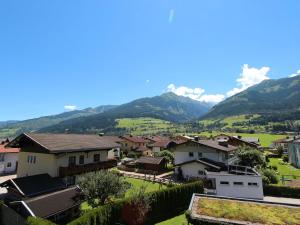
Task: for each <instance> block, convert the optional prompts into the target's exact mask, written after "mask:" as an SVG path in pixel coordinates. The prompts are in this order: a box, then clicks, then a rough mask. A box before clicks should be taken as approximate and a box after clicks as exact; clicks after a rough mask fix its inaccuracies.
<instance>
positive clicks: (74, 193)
mask: <svg viewBox="0 0 300 225" xmlns="http://www.w3.org/2000/svg"><path fill="white" fill-rule="evenodd" d="M0 187H4V188H6V189H7V191H8V192H7V194H6V196H5V198H4V202H5V204H6V205H7V206H8V207H9V208H12V209H13V210H14V211H16V212H17V213H18V214H20V215H21V216H22V217H24V218H27V217H28V216H33V217H41V218H44V219H49V220H52V221H54V222H59V223H62V222H64V221H68V220H69V219H70V218H74V216H78V215H79V212H80V211H79V206H80V203H81V198H80V195H81V190H80V189H79V188H78V187H76V186H75V187H69V188H68V187H67V185H66V184H65V182H64V181H63V179H62V178H59V177H55V178H53V177H51V176H50V175H49V174H39V175H33V176H26V177H20V178H14V179H10V180H7V181H5V182H3V183H1V184H0Z"/></svg>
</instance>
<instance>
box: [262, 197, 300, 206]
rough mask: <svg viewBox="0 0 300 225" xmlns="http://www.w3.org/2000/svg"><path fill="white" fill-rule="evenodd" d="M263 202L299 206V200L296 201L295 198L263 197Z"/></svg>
mask: <svg viewBox="0 0 300 225" xmlns="http://www.w3.org/2000/svg"><path fill="white" fill-rule="evenodd" d="M264 201H267V202H278V203H287V204H294V205H299V206H300V199H297V198H282V197H271V196H265V197H264Z"/></svg>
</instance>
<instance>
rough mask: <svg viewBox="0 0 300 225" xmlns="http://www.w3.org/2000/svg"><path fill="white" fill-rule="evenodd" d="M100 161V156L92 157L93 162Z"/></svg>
mask: <svg viewBox="0 0 300 225" xmlns="http://www.w3.org/2000/svg"><path fill="white" fill-rule="evenodd" d="M99 161H100V154H95V155H94V162H99Z"/></svg>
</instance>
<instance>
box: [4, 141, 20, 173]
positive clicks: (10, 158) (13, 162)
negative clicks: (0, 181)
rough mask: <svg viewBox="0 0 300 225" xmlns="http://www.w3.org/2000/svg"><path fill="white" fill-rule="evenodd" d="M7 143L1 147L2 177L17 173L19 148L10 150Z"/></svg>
mask: <svg viewBox="0 0 300 225" xmlns="http://www.w3.org/2000/svg"><path fill="white" fill-rule="evenodd" d="M6 144H7V143H6V142H3V144H1V145H0V175H3V174H11V173H16V171H17V167H18V155H19V152H20V149H19V148H8V147H5V146H6Z"/></svg>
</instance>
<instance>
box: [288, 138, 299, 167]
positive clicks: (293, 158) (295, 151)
mask: <svg viewBox="0 0 300 225" xmlns="http://www.w3.org/2000/svg"><path fill="white" fill-rule="evenodd" d="M288 155H289V162H290V163H291V164H292V165H293V166H295V167H297V168H300V143H290V144H289V145H288Z"/></svg>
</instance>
